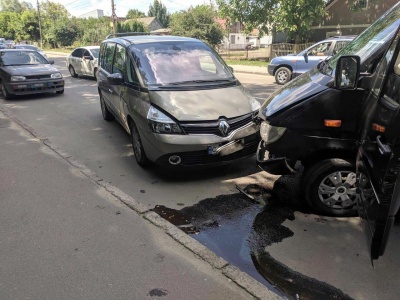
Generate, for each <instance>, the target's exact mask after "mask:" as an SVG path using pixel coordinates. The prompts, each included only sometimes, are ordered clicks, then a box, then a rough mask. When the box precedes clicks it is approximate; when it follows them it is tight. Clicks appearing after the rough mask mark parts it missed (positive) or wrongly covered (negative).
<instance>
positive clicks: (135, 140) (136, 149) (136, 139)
mask: <svg viewBox="0 0 400 300" xmlns="http://www.w3.org/2000/svg"><path fill="white" fill-rule="evenodd" d="M130 131H131V141H132V148H133V153H134V155H135V159H136V162H137V164H138V165H139V166H141V167H142V168H145V167H147V166H148V165H149V160H148V158H147V156H146V153H145V152H144V148H143V144H142V139H141V138H140V134H139V130H138V129H137V127H136V125H135V123H134V122H133V121H132V122H131V124H130Z"/></svg>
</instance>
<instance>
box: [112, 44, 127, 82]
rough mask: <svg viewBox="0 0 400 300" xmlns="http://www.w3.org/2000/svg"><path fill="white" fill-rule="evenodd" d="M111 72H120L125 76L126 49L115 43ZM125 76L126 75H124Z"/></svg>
mask: <svg viewBox="0 0 400 300" xmlns="http://www.w3.org/2000/svg"><path fill="white" fill-rule="evenodd" d="M112 72H113V73H120V74H122V75H124V77H125V76H126V51H125V48H124V47H122V46H121V45H117V48H116V49H115V57H114V64H113V69H112ZM125 78H126V77H125Z"/></svg>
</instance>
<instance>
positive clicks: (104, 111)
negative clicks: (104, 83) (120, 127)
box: [99, 93, 114, 121]
mask: <svg viewBox="0 0 400 300" xmlns="http://www.w3.org/2000/svg"><path fill="white" fill-rule="evenodd" d="M99 96H100V107H101V114H102V115H103V119H104V120H106V121H114V116H113V114H112V113H111V112H110V111H109V110H108V108H107V105H106V103H105V101H104V98H103V95H102V94H101V93H100V95H99Z"/></svg>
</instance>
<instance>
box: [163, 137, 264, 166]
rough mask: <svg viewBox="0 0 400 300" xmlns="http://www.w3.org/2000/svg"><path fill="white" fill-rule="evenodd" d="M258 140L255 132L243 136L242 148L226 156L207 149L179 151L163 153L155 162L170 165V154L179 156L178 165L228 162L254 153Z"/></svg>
mask: <svg viewBox="0 0 400 300" xmlns="http://www.w3.org/2000/svg"><path fill="white" fill-rule="evenodd" d="M259 141H260V135H259V134H258V133H256V134H253V135H251V136H248V137H246V138H244V148H243V149H242V150H240V151H237V152H235V153H232V154H229V155H226V156H219V155H210V154H208V152H207V150H204V151H192V152H181V153H171V154H167V155H164V156H162V157H160V158H159V159H158V160H157V161H156V163H157V164H159V165H164V166H171V164H170V163H169V162H168V159H169V158H170V157H171V156H172V155H178V156H179V157H180V158H181V163H180V164H179V165H178V167H179V166H183V167H189V166H200V165H207V164H216V163H221V162H228V161H232V160H235V159H239V158H243V157H247V156H250V155H253V154H255V153H256V151H257V147H258V143H259ZM174 167H175V166H174Z"/></svg>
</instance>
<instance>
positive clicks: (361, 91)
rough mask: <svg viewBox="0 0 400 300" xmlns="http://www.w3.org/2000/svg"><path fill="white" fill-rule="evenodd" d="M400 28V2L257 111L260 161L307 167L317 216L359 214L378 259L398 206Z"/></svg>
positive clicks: (309, 197) (268, 166)
mask: <svg viewBox="0 0 400 300" xmlns="http://www.w3.org/2000/svg"><path fill="white" fill-rule="evenodd" d="M399 26H400V2H399V3H398V4H396V5H395V6H394V7H393V8H392V9H390V10H389V11H388V12H387V13H385V14H384V15H383V16H382V17H381V18H380V19H378V20H377V21H376V22H375V23H373V24H372V25H371V26H370V27H369V28H367V29H366V30H365V31H364V32H363V33H361V34H360V35H359V36H358V37H357V38H356V39H355V40H354V41H352V42H350V43H348V44H347V45H346V46H345V47H344V48H343V49H342V50H341V51H340V52H339V53H338V54H337V55H336V56H335V57H332V58H331V59H330V60H328V61H324V62H321V63H320V64H319V65H318V66H317V67H316V68H314V69H312V70H310V71H308V72H306V73H305V74H304V75H303V76H301V77H298V78H296V79H295V80H293V81H292V82H289V83H288V84H286V85H285V86H283V87H282V88H281V89H279V90H278V91H277V92H275V93H274V94H273V95H271V96H270V97H269V98H268V99H267V100H266V102H265V103H264V104H263V105H262V107H261V109H260V114H259V117H260V118H261V119H262V120H263V121H262V124H261V128H260V134H261V137H262V141H261V142H260V145H259V148H258V151H257V155H256V157H257V163H258V165H259V166H260V167H261V168H262V169H264V170H265V171H267V172H269V173H272V174H276V175H287V174H295V173H298V172H301V171H302V169H304V170H303V175H302V181H303V190H304V196H305V200H306V201H307V203H308V204H309V206H310V207H311V208H312V209H313V210H314V211H315V212H317V213H322V214H325V215H332V216H347V215H354V214H356V213H357V212H358V213H359V215H360V216H361V217H362V218H363V220H364V223H365V224H366V227H365V228H366V233H367V234H368V236H369V239H368V241H369V242H370V243H371V244H370V251H371V257H372V258H373V259H377V258H378V257H379V256H380V255H382V254H383V252H384V250H385V246H386V243H387V240H388V237H389V232H390V229H391V226H392V225H393V222H394V218H395V214H396V212H397V211H398V209H399V205H400V190H399V185H398V182H400V177H399V170H400V144H399V140H398V133H399V131H400V128H399V124H400V112H399V110H400V39H399V36H400V31H399V28H400V27H399ZM301 166H302V167H303V168H301Z"/></svg>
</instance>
